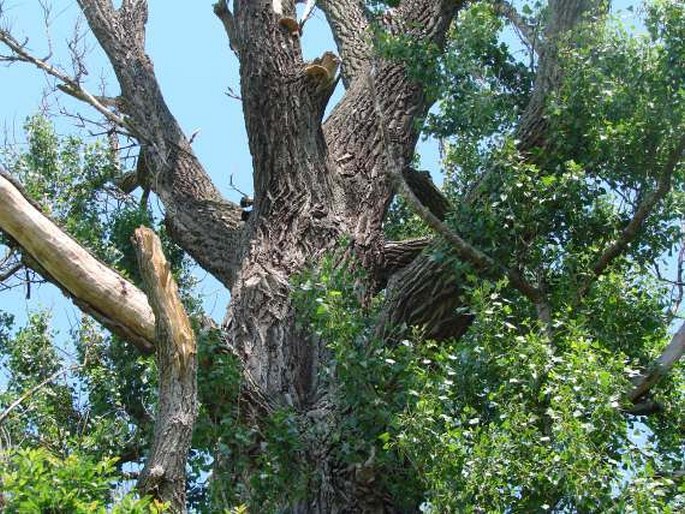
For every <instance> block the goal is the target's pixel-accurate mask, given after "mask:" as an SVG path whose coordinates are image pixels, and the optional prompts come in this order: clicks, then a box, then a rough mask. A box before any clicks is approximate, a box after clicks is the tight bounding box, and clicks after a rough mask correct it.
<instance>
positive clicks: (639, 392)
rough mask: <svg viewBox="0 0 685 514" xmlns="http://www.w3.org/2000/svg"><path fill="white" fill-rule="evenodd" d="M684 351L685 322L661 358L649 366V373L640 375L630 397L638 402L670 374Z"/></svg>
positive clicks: (629, 394) (634, 401)
mask: <svg viewBox="0 0 685 514" xmlns="http://www.w3.org/2000/svg"><path fill="white" fill-rule="evenodd" d="M684 353H685V323H683V324H682V325H681V326H680V328H679V329H678V331H677V332H676V333H675V335H674V336H673V338H672V339H671V342H670V343H669V344H668V346H666V348H665V349H664V351H663V352H662V353H661V355H660V356H659V358H658V359H656V360H655V361H654V362H653V363H652V364H651V366H649V369H648V370H647V373H645V374H644V375H642V376H640V377H639V379H638V380H637V382H636V384H635V386H634V387H633V389H632V390H631V391H630V392H629V393H628V399H629V400H630V401H632V402H633V403H637V402H638V400H640V398H642V397H643V396H644V395H645V394H647V392H649V390H650V389H651V388H652V387H654V386H655V385H656V384H657V383H658V382H659V381H660V380H661V379H662V378H664V377H665V376H666V375H668V373H669V372H670V371H671V370H672V369H673V366H675V365H676V363H677V362H678V361H679V360H680V358H681V357H682V356H683V354H684Z"/></svg>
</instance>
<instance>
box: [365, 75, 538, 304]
mask: <svg viewBox="0 0 685 514" xmlns="http://www.w3.org/2000/svg"><path fill="white" fill-rule="evenodd" d="M368 79H369V91H370V94H371V98H372V100H373V102H374V105H375V108H376V116H377V119H378V130H379V131H380V133H381V139H382V141H383V145H384V148H385V154H386V159H387V161H386V162H387V164H388V172H389V173H390V175H391V176H392V178H393V182H394V183H395V186H396V188H397V189H398V191H399V193H400V194H401V195H402V197H403V198H404V199H405V200H406V201H407V203H408V204H409V205H411V206H412V207H413V208H414V210H415V211H416V213H417V214H418V215H419V217H420V218H421V219H422V220H423V221H424V222H425V223H426V224H427V225H428V226H429V227H431V228H432V229H433V230H434V231H435V232H436V233H437V234H439V235H440V236H442V237H443V238H444V239H445V241H447V242H448V243H450V245H451V247H452V249H453V250H454V252H455V253H456V254H457V256H458V257H459V258H460V259H462V260H463V261H465V262H467V263H469V264H470V265H471V266H473V268H474V269H475V270H476V271H478V272H480V273H485V274H489V275H494V276H506V277H507V278H508V279H509V281H510V282H511V284H512V285H513V286H514V287H515V288H516V289H518V290H519V292H521V293H522V294H523V295H524V296H525V297H526V298H528V299H529V300H530V301H531V302H533V303H534V304H535V305H537V304H538V303H539V302H540V301H541V300H542V292H541V291H540V290H538V289H537V288H536V287H534V286H532V285H531V284H529V283H528V282H527V281H526V280H525V279H524V278H523V277H522V276H521V274H519V272H518V271H516V270H514V269H511V268H507V267H506V266H505V265H503V264H501V263H497V262H496V261H495V260H494V259H492V257H490V256H489V255H487V254H486V253H484V252H482V251H481V250H479V249H478V248H476V247H474V246H473V245H471V244H470V243H469V242H468V241H466V240H464V239H463V238H462V237H461V236H459V235H458V234H457V233H455V232H454V231H453V230H452V229H451V228H450V227H448V226H447V225H446V224H445V223H443V222H442V221H441V220H440V219H439V218H438V217H437V216H435V214H433V213H432V212H431V211H430V210H429V209H428V208H427V207H426V206H425V205H423V204H422V203H421V201H420V200H419V199H418V198H417V197H416V195H415V194H414V192H413V191H412V190H411V188H410V187H409V186H408V185H407V183H406V181H405V179H404V176H403V174H402V169H403V166H402V162H401V159H399V158H398V156H397V152H394V151H393V149H394V146H395V145H393V143H392V141H391V140H390V136H389V135H388V130H387V128H386V121H385V119H384V117H383V111H382V110H381V106H380V103H379V102H378V97H377V96H376V88H375V79H374V77H373V73H369V75H368Z"/></svg>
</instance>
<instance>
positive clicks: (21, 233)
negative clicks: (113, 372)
mask: <svg viewBox="0 0 685 514" xmlns="http://www.w3.org/2000/svg"><path fill="white" fill-rule="evenodd" d="M0 230H2V231H3V232H5V233H7V234H8V235H9V236H10V237H12V238H13V239H14V240H15V241H16V242H17V244H18V245H19V246H20V247H21V248H22V249H23V251H24V252H25V253H26V254H27V255H28V256H29V257H30V258H31V260H32V261H35V263H36V264H37V265H38V266H39V267H40V271H41V272H42V273H44V274H45V275H47V277H46V278H49V279H52V280H54V281H55V282H56V283H57V284H58V285H59V287H60V288H61V289H62V290H63V291H65V292H66V293H67V294H68V295H69V296H70V297H71V298H72V299H73V300H74V302H75V303H76V304H77V305H79V307H81V308H83V309H84V310H85V311H86V312H88V313H89V314H92V315H93V316H94V317H95V318H96V319H98V321H100V322H101V323H102V324H103V325H104V326H105V327H107V328H108V329H109V330H111V331H112V332H114V333H116V334H118V335H120V336H122V337H123V338H124V339H126V340H128V341H131V342H132V343H133V344H135V345H136V346H137V347H138V349H140V351H142V352H144V353H150V352H151V351H152V349H153V345H154V340H155V337H154V315H153V313H152V310H151V308H150V306H149V304H148V302H147V298H146V297H145V294H144V293H143V292H142V291H140V290H139V289H138V288H137V287H136V286H134V285H133V284H131V283H130V282H128V281H127V280H126V279H124V278H123V277H122V276H121V275H119V274H118V273H117V272H115V271H113V270H112V269H111V268H109V267H108V266H106V265H105V264H103V263H102V262H100V261H99V260H97V259H96V258H95V257H93V256H92V255H91V254H90V253H89V252H88V251H87V250H85V249H84V248H83V247H82V246H81V245H80V244H79V243H78V242H76V241H75V240H74V239H72V238H71V237H70V236H69V235H68V234H66V233H65V232H64V231H63V230H62V229H61V228H60V227H59V226H57V225H56V224H55V223H54V222H53V221H52V220H50V219H49V218H48V217H47V216H45V215H44V214H43V213H42V212H41V211H40V210H39V209H38V208H37V207H36V206H35V205H33V204H32V203H31V202H30V201H29V200H28V199H27V198H26V197H25V196H24V194H23V192H22V190H21V189H20V186H19V185H18V184H16V183H15V182H14V181H13V179H12V178H11V177H10V175H8V174H7V173H6V172H4V171H3V170H0Z"/></svg>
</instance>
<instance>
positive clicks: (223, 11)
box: [214, 0, 240, 56]
mask: <svg viewBox="0 0 685 514" xmlns="http://www.w3.org/2000/svg"><path fill="white" fill-rule="evenodd" d="M214 14H216V16H217V18H219V20H221V23H222V24H223V26H224V30H225V31H226V36H227V37H228V44H229V45H230V47H231V50H233V52H234V53H235V54H236V55H238V56H239V55H240V41H239V40H238V33H237V32H236V26H235V20H234V19H233V13H232V12H231V10H230V9H229V8H228V3H227V0H219V1H218V2H217V3H215V4H214Z"/></svg>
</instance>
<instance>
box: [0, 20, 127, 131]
mask: <svg viewBox="0 0 685 514" xmlns="http://www.w3.org/2000/svg"><path fill="white" fill-rule="evenodd" d="M0 42H2V43H4V44H5V45H6V46H7V47H8V48H9V49H10V50H11V51H12V52H13V54H14V58H15V59H16V60H17V61H21V62H26V63H29V64H33V65H34V66H36V67H37V68H38V69H40V70H42V71H43V72H45V73H47V74H48V75H50V76H51V77H55V78H56V79H58V80H60V81H61V82H62V84H61V87H60V90H62V91H64V92H66V93H68V94H70V95H71V96H73V97H74V98H77V99H79V100H81V101H83V102H86V103H87V104H89V105H91V106H92V107H94V108H95V109H96V110H97V111H98V112H99V113H100V114H102V115H103V116H104V117H105V118H107V119H108V120H109V121H110V122H112V123H114V124H116V125H118V126H119V127H122V128H124V129H127V130H132V129H133V127H131V124H130V123H129V121H127V120H126V119H125V118H123V117H122V116H120V115H118V114H117V113H115V112H113V111H111V110H110V109H108V108H107V106H106V105H105V104H103V103H102V102H101V101H100V100H99V99H98V98H97V97H96V96H94V95H92V94H91V93H89V92H88V91H87V90H86V89H84V88H83V87H82V86H81V84H80V83H79V82H78V79H75V78H72V77H70V76H69V75H67V74H66V73H64V72H63V71H61V70H60V69H59V68H57V67H55V66H53V65H51V64H49V63H48V62H47V60H45V59H39V58H38V57H35V56H34V55H32V54H31V53H29V52H28V51H27V50H26V44H25V43H23V44H22V43H20V42H19V41H17V40H16V39H15V38H14V37H12V35H11V34H10V33H9V32H7V31H6V30H4V29H0ZM132 132H134V133H135V130H132Z"/></svg>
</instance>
